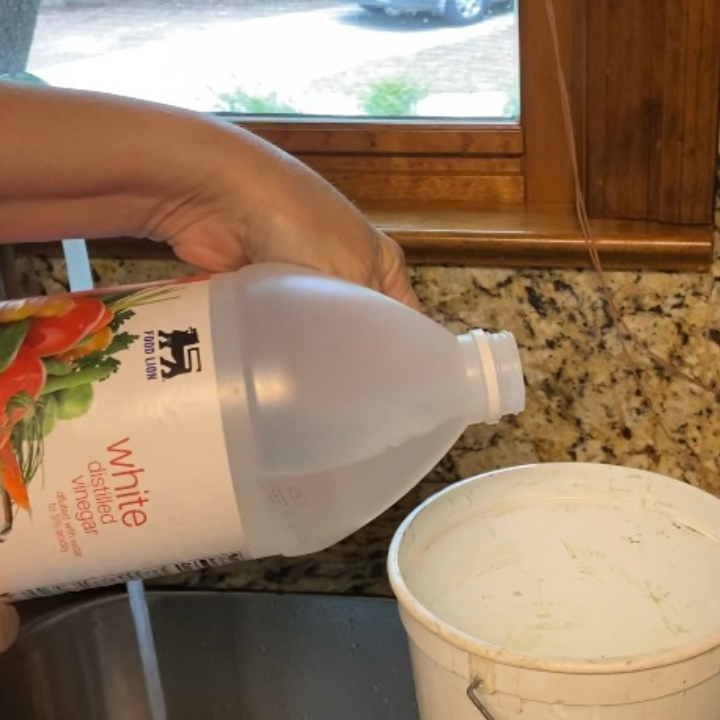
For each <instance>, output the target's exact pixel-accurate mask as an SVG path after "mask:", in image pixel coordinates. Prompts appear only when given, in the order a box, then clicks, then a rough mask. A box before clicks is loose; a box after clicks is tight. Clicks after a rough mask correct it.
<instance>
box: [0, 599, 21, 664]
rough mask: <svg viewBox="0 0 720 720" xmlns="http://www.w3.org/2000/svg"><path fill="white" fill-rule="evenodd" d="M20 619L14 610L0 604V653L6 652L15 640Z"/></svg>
mask: <svg viewBox="0 0 720 720" xmlns="http://www.w3.org/2000/svg"><path fill="white" fill-rule="evenodd" d="M19 627H20V619H19V618H18V614H17V612H16V611H15V609H14V608H12V607H11V606H10V605H3V604H2V603H0V652H2V651H3V650H7V649H8V648H9V647H10V645H11V644H12V642H13V641H14V640H15V638H16V637H17V634H18V629H19Z"/></svg>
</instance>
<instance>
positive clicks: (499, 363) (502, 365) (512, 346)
mask: <svg viewBox="0 0 720 720" xmlns="http://www.w3.org/2000/svg"><path fill="white" fill-rule="evenodd" d="M468 335H469V336H470V338H472V341H473V344H474V346H475V348H476V350H477V354H478V358H479V360H480V368H481V373H482V377H483V381H484V385H485V395H486V417H485V422H490V423H492V422H497V421H498V420H499V419H500V418H501V417H503V416H504V415H517V414H518V413H519V412H522V411H523V410H524V409H525V380H524V378H523V372H522V363H521V361H520V352H519V351H518V346H517V343H516V342H515V337H514V336H513V334H512V333H509V332H507V331H502V332H498V333H487V332H485V331H484V330H471V331H470V332H469V333H468Z"/></svg>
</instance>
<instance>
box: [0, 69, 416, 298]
mask: <svg viewBox="0 0 720 720" xmlns="http://www.w3.org/2000/svg"><path fill="white" fill-rule="evenodd" d="M0 106H2V108H3V113H2V116H1V117H0V198H2V199H3V202H2V203H0V241H3V240H7V241H10V242H19V241H32V240H36V241H38V240H58V239H63V238H73V237H84V238H102V237H119V236H123V235H131V236H135V237H150V238H152V239H155V240H160V241H163V242H167V243H169V244H170V245H172V247H173V248H174V250H175V252H176V253H177V255H178V257H180V258H181V259H183V260H185V261H187V262H189V263H191V264H192V265H195V266H197V267H199V268H202V269H204V270H209V271H211V272H220V271H229V270H233V269H236V268H239V267H241V266H243V265H245V264H248V263H255V262H268V261H275V262H288V263H295V264H298V265H304V266H307V267H311V268H315V269H317V270H321V271H325V272H328V273H330V274H333V275H336V276H339V277H342V278H345V279H347V280H350V281H352V282H357V283H360V284H363V285H367V286H369V287H372V288H374V289H376V290H380V291H382V292H384V293H386V294H388V295H390V296H391V297H394V298H395V299H397V300H400V301H401V302H404V303H407V304H408V305H410V306H412V307H415V308H418V307H419V305H418V301H417V298H416V297H415V294H414V293H413V291H412V289H411V287H410V283H409V281H408V278H407V275H406V271H405V263H404V259H403V255H402V251H401V250H400V248H399V246H398V245H397V244H396V243H394V242H393V241H392V240H391V239H390V238H388V237H387V236H386V235H383V234H382V233H381V232H378V231H377V230H375V229H374V228H372V227H371V226H370V224H369V223H368V222H367V220H366V219H365V218H364V217H363V216H362V214H361V213H360V212H359V211H358V210H357V209H356V208H355V207H354V206H353V205H352V203H350V202H349V201H348V200H347V199H346V198H344V197H343V196H342V195H341V194H340V193H338V192H337V191H336V190H335V189H334V188H333V187H332V186H331V185H330V184H329V183H327V182H326V181H325V180H323V179H322V178H321V177H320V176H319V175H317V174H316V173H315V172H313V171H312V170H310V169H309V168H308V167H306V166H305V165H303V164H302V163H300V162H298V161H297V160H295V159H293V158H291V157H290V156H288V155H287V154H285V153H284V152H282V151H280V150H279V149H277V148H275V147H273V146H272V145H270V144H268V143H266V142H264V141H262V140H260V139H259V138H257V137H255V136H254V135H252V134H250V133H248V132H246V131H244V130H241V129H240V128H238V127H235V126H233V125H231V124H230V123H227V122H224V121H220V120H217V119H214V118H211V117H207V116H204V115H200V114H199V113H191V112H188V111H184V110H178V109H176V108H170V107H166V106H162V105H156V104H153V103H147V102H141V101H136V100H130V99H127V98H119V97H114V96H111V95H102V94H99V93H88V92H79V91H70V90H58V89H50V88H38V87H30V86H19V85H11V84H5V85H3V84H2V83H0ZM48 118H50V120H48Z"/></svg>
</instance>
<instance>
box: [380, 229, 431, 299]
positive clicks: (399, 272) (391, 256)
mask: <svg viewBox="0 0 720 720" xmlns="http://www.w3.org/2000/svg"><path fill="white" fill-rule="evenodd" d="M379 235H380V246H379V249H378V251H379V253H380V273H381V275H382V278H381V286H380V290H381V291H382V292H384V293H385V294H386V295H388V296H389V297H391V298H393V299H394V300H398V301H400V302H401V303H404V304H405V305H407V306H408V307H411V308H412V309H413V310H418V311H422V307H421V305H420V300H419V299H418V297H417V295H416V294H415V291H414V290H413V288H412V285H411V284H410V278H409V277H408V273H407V267H406V266H405V257H404V255H403V251H402V250H401V248H400V246H399V245H398V244H397V243H396V242H395V241H394V240H391V239H390V238H389V237H388V236H387V235H384V234H383V233H379Z"/></svg>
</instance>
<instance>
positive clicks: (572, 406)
mask: <svg viewBox="0 0 720 720" xmlns="http://www.w3.org/2000/svg"><path fill="white" fill-rule="evenodd" d="M18 265H19V270H20V272H21V274H22V278H23V286H24V287H25V288H26V289H27V290H28V291H29V292H38V291H47V292H53V291H57V290H59V289H61V288H62V287H63V286H64V284H65V276H64V266H63V263H62V262H61V261H50V260H47V259H43V258H33V259H32V260H29V259H28V258H20V260H19V263H18ZM94 271H95V276H96V281H97V282H98V284H100V285H116V284H121V283H132V282H138V281H146V280H154V279H161V278H170V277H181V276H183V275H186V274H187V273H188V271H189V270H188V268H187V267H185V266H183V265H182V264H180V263H173V262H167V261H132V260H116V261H112V260H99V261H96V262H94ZM412 276H413V281H414V284H415V287H416V289H417V292H418V294H419V296H420V298H421V299H422V301H423V303H424V305H425V308H426V311H427V313H428V314H429V315H430V316H431V317H432V318H434V319H435V320H437V321H438V322H440V323H442V324H443V325H445V326H446V327H448V328H449V329H450V330H452V331H453V332H463V331H465V330H466V329H468V328H472V327H482V328H485V329H488V330H497V329H507V330H510V331H512V332H513V333H514V334H515V337H516V338H517V340H518V343H519V345H520V347H521V352H522V356H523V363H524V369H525V376H526V380H527V393H528V397H527V409H526V411H525V412H524V413H522V414H521V415H520V416H518V417H517V418H509V419H505V420H503V421H501V422H500V423H499V424H497V425H494V426H474V427H472V428H469V429H468V430H467V432H466V433H465V434H464V435H463V436H462V438H460V440H459V441H458V442H457V444H456V445H455V447H454V448H453V449H452V451H451V452H450V453H449V454H448V455H447V456H446V457H445V458H444V459H443V460H442V461H441V462H440V463H439V465H438V466H437V467H436V468H435V470H433V472H432V473H430V475H429V476H428V477H427V478H426V479H425V480H423V482H421V483H420V484H419V485H418V486H417V487H416V488H415V489H414V490H413V491H411V492H410V493H409V494H408V495H407V496H406V497H405V498H403V500H402V501H401V502H399V503H398V504H397V505H396V506H394V507H393V508H391V509H390V510H388V511H387V512H386V513H384V514H383V515H382V516H381V517H380V518H378V519H377V520H376V521H375V522H373V523H371V524H370V525H368V526H367V527H365V528H363V529H362V530H360V531H359V532H357V533H355V534H354V535H353V536H352V537H350V538H348V539H347V540H345V541H344V542H342V543H340V544H338V545H337V546H335V547H333V548H331V549H329V550H327V551H325V552H322V553H319V554H317V555H313V556H311V557H305V558H296V559H283V558H269V559H265V560H259V561H253V562H248V563H244V564H241V565H234V566H231V567H226V568H221V569H217V570H207V571H203V572H202V573H189V574H185V575H181V576H174V577H172V578H163V579H160V580H157V581H154V583H153V584H156V585H176V586H177V585H180V586H193V587H205V588H236V589H241V588H242V589H254V590H261V589H266V590H274V591H288V592H289V591H302V592H328V593H351V594H368V595H387V594H390V589H389V586H388V582H387V578H386V573H385V557H386V552H387V547H388V544H389V542H390V539H391V537H392V535H393V533H394V532H395V529H396V528H397V526H398V525H399V523H400V522H401V521H402V520H403V518H404V517H405V516H406V515H407V514H408V513H409V512H410V511H411V510H412V509H413V508H414V507H416V506H417V505H418V504H419V503H420V502H421V501H423V500H424V499H425V498H427V497H428V496H430V495H432V494H433V493H435V492H437V491H438V490H440V489H442V488H444V487H446V486H447V485H448V484H449V483H453V482H455V481H457V480H459V479H462V478H467V477H471V476H473V475H476V474H478V473H482V472H486V471H488V470H493V469H496V468H503V467H508V466H513V465H520V464H525V463H534V462H552V461H591V462H605V463H616V464H622V465H628V466H632V467H637V468H644V469H649V470H654V471H657V472H661V473H663V474H666V475H669V476H671V477H675V478H677V479H678V480H683V481H687V482H690V483H692V484H693V485H696V486H698V487H701V488H703V489H705V490H707V491H710V492H713V493H717V494H720V412H719V410H718V407H719V405H718V402H717V397H716V395H715V392H714V391H713V388H716V387H719V386H720V383H719V382H718V381H719V380H720V377H719V373H720V283H718V278H720V259H716V261H715V263H714V267H713V268H712V270H711V271H710V272H708V273H707V274H693V273H657V272H642V273H640V272H613V273H608V276H607V280H608V289H609V295H610V297H611V298H612V302H613V303H614V304H615V306H616V307H617V310H618V312H619V315H620V316H621V318H622V320H623V322H624V325H625V330H623V331H620V330H618V328H617V327H616V326H615V324H614V323H613V321H612V318H611V314H610V311H609V306H608V303H607V301H606V299H605V298H604V295H603V291H602V288H601V285H600V282H599V279H598V276H597V275H596V273H594V272H593V271H578V270H497V269H479V268H457V267H422V268H413V269H412ZM629 334H632V338H631V337H629ZM623 337H624V338H625V339H624V340H622V338H623ZM651 353H652V355H651ZM653 358H655V359H653ZM665 363H668V364H670V365H672V366H673V368H674V369H673V368H670V367H668V366H666V365H665ZM698 383H699V384H698ZM702 386H704V387H702Z"/></svg>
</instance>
